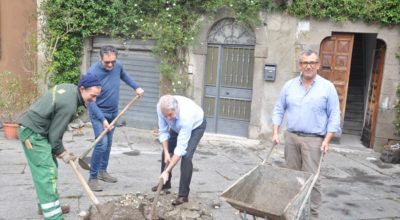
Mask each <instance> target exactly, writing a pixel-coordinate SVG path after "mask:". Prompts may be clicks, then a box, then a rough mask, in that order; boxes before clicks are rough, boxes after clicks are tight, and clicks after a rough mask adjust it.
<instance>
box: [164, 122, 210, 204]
mask: <svg viewBox="0 0 400 220" xmlns="http://www.w3.org/2000/svg"><path fill="white" fill-rule="evenodd" d="M206 125H207V122H206V119H204V120H203V123H202V124H201V125H200V126H199V127H197V128H195V129H194V130H192V134H191V135H190V139H189V142H188V146H187V148H186V154H185V155H184V156H182V158H181V178H180V181H179V193H178V195H179V196H180V197H188V196H189V191H190V188H189V186H190V181H191V180H192V173H193V164H192V159H193V154H194V152H195V151H196V148H197V145H198V144H199V142H200V139H201V137H203V134H204V131H205V130H206ZM169 135H170V137H169V139H168V152H169V153H170V154H173V153H174V150H175V147H176V142H177V138H178V135H179V134H178V133H176V132H175V131H174V130H172V129H170V132H169ZM164 168H165V163H164V152H161V172H163V171H164ZM169 175H170V176H169V178H168V181H167V183H165V185H170V184H171V178H172V172H170V174H169Z"/></svg>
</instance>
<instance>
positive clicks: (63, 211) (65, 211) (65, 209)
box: [38, 204, 71, 215]
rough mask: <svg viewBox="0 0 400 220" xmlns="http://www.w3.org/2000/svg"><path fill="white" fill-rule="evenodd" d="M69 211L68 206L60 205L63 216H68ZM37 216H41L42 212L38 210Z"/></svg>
mask: <svg viewBox="0 0 400 220" xmlns="http://www.w3.org/2000/svg"><path fill="white" fill-rule="evenodd" d="M70 210H71V208H70V207H69V205H67V204H65V205H61V211H62V213H63V214H68V213H69V211H70ZM38 214H39V215H43V211H42V209H41V208H39V209H38Z"/></svg>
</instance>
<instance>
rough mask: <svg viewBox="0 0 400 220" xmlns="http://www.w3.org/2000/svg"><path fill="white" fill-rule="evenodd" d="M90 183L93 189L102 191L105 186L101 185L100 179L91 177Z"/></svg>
mask: <svg viewBox="0 0 400 220" xmlns="http://www.w3.org/2000/svg"><path fill="white" fill-rule="evenodd" d="M88 185H89V187H90V189H91V190H92V191H95V192H101V191H103V187H101V185H100V183H99V180H98V179H89V182H88Z"/></svg>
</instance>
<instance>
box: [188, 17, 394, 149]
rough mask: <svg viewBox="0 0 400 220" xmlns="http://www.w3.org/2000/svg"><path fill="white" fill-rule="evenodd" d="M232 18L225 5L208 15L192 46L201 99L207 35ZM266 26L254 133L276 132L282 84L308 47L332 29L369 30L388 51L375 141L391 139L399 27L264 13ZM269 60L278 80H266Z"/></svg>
mask: <svg viewBox="0 0 400 220" xmlns="http://www.w3.org/2000/svg"><path fill="white" fill-rule="evenodd" d="M228 17H232V12H230V11H227V10H223V11H222V12H221V13H219V16H217V17H216V18H215V19H214V20H206V19H205V20H203V21H202V28H201V31H200V33H199V35H198V39H197V44H196V45H194V46H193V48H192V49H191V50H190V52H191V53H190V55H189V64H190V65H193V69H194V71H193V75H192V76H191V79H192V83H191V84H192V89H191V96H192V97H194V99H195V100H197V101H198V102H199V103H201V100H202V97H203V89H204V88H203V87H204V86H203V85H204V75H205V66H206V55H207V54H206V53H207V35H208V33H209V31H210V29H211V27H212V25H213V24H215V23H216V22H218V21H219V20H220V19H223V18H228ZM260 18H261V20H262V23H263V25H262V26H259V27H253V31H254V33H255V34H256V46H255V63H254V65H255V66H254V80H253V97H252V109H251V111H252V112H251V119H250V127H249V137H250V138H260V137H261V138H269V137H270V135H271V132H272V123H271V114H272V110H273V107H274V104H275V102H276V100H277V98H278V95H279V91H280V89H281V88H282V86H283V84H284V83H285V82H286V81H287V80H289V79H291V78H293V77H295V76H296V75H297V74H298V70H297V69H296V68H297V65H296V62H297V60H296V59H297V57H298V55H299V54H300V52H301V51H302V50H303V49H314V50H316V51H319V48H320V43H321V41H322V40H323V39H324V38H326V37H329V36H331V35H332V33H333V32H348V33H370V34H377V38H378V39H381V40H383V41H384V42H385V43H386V46H387V51H386V58H385V65H384V73H383V82H382V89H381V95H380V103H379V113H378V123H377V128H376V138H375V145H376V150H379V146H383V145H384V144H386V142H387V140H388V139H398V137H396V136H395V135H394V126H393V120H394V110H393V108H394V105H395V104H396V101H397V98H396V95H395V91H396V87H397V84H398V82H399V80H400V79H399V73H400V65H399V61H398V59H397V58H396V57H395V53H396V52H397V51H398V48H399V47H400V31H399V30H400V28H399V27H394V28H388V27H381V26H379V25H375V24H374V25H368V24H365V23H362V22H345V23H342V24H335V23H331V22H328V21H316V20H303V21H301V20H298V19H297V18H294V17H291V16H287V15H281V14H278V13H261V14H260ZM265 64H276V65H277V74H276V80H275V81H274V82H268V81H264V80H263V67H264V65H265Z"/></svg>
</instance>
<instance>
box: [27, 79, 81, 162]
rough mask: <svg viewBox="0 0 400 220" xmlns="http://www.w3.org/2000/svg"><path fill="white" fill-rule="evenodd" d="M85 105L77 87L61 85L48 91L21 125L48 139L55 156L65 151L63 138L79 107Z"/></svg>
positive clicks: (28, 112)
mask: <svg viewBox="0 0 400 220" xmlns="http://www.w3.org/2000/svg"><path fill="white" fill-rule="evenodd" d="M83 105H84V102H83V99H82V96H81V94H80V92H79V90H78V87H77V86H76V85H73V84H60V85H57V86H55V87H54V88H52V89H50V90H48V91H47V92H46V93H45V94H44V95H43V96H42V97H40V98H39V99H38V100H37V101H36V102H35V103H34V104H33V105H32V106H30V108H29V110H28V111H27V112H26V113H25V114H24V116H23V117H22V118H21V120H20V121H19V123H20V124H21V125H23V126H25V127H27V128H29V129H30V130H32V131H33V132H34V133H37V134H40V135H42V136H44V137H47V138H48V140H49V143H50V145H51V147H52V152H53V154H55V155H58V154H60V153H62V152H63V151H64V146H63V143H62V138H63V135H64V132H65V131H66V130H67V128H68V124H69V123H70V122H71V121H72V120H73V119H74V116H75V115H76V111H77V109H78V107H79V106H83ZM22 141H23V140H22Z"/></svg>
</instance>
